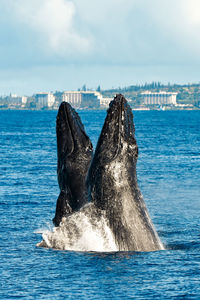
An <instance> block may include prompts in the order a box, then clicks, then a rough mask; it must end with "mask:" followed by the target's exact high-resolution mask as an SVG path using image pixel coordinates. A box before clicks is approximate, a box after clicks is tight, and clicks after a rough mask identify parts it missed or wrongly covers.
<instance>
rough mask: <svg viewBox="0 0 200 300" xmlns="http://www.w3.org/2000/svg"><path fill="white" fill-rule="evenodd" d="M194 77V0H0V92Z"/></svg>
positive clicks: (199, 58) (197, 12) (199, 78)
mask: <svg viewBox="0 0 200 300" xmlns="http://www.w3.org/2000/svg"><path fill="white" fill-rule="evenodd" d="M152 81H160V82H162V83H168V82H170V83H194V82H196V83H199V82H200V1H199V0H162V1H161V0H0V95H6V94H9V93H16V94H18V95H32V94H33V93H36V92H50V91H53V92H55V91H56V90H58V91H63V90H77V89H78V88H81V87H82V86H83V85H84V84H86V86H87V87H88V88H91V89H95V88H97V86H98V85H100V86H101V88H102V89H108V88H116V87H124V86H129V85H135V84H143V83H145V82H152Z"/></svg>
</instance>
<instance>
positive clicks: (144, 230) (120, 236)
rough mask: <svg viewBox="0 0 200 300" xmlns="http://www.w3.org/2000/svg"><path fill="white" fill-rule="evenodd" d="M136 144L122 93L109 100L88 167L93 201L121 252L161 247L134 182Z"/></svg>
mask: <svg viewBox="0 0 200 300" xmlns="http://www.w3.org/2000/svg"><path fill="white" fill-rule="evenodd" d="M137 158H138V146H137V143H136V139H135V129H134V124H133V114H132V110H131V108H130V106H129V104H128V103H127V101H126V99H125V98H124V97H123V95H121V94H118V95H117V96H116V97H115V98H114V100H113V101H112V102H111V103H110V106H109V109H108V112H107V116H106V119H105V122H104V125H103V128H102V131H101V134H100V137H99V140H98V143H97V147H96V150H95V154H94V157H93V160H92V163H91V166H90V169H89V174H88V178H87V185H88V190H89V198H90V201H91V202H92V203H94V205H95V206H96V207H97V208H98V209H99V210H100V211H102V212H104V214H105V216H106V218H107V220H108V224H109V227H110V228H111V230H112V232H113V234H114V238H115V242H116V244H117V246H118V249H119V250H120V251H154V250H161V249H163V245H162V243H161V241H160V239H159V237H158V234H157V233H156V230H155V228H154V226H153V223H152V221H151V219H150V216H149V213H148V211H147V208H146V206H145V203H144V200H143V197H142V194H141V192H140V189H139V186H138V183H137V174H136V163H137Z"/></svg>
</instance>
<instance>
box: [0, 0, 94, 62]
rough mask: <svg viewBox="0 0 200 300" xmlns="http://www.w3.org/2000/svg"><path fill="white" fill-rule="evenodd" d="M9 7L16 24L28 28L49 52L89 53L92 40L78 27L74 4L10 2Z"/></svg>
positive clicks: (45, 0)
mask: <svg viewBox="0 0 200 300" xmlns="http://www.w3.org/2000/svg"><path fill="white" fill-rule="evenodd" d="M5 5H6V7H7V9H9V11H10V13H11V14H12V17H13V18H14V21H15V22H16V23H17V24H18V25H23V26H25V27H26V29H27V30H29V31H30V34H32V35H33V36H34V39H35V42H36V43H40V47H42V48H43V49H44V50H45V52H49V53H51V52H52V53H53V54H58V55H61V56H65V55H71V54H73V52H74V50H75V51H76V52H83V53H84V52H85V51H88V50H89V48H90V41H89V39H88V38H87V37H85V36H83V35H82V34H80V33H78V32H77V31H76V30H75V28H74V23H73V21H74V17H75V14H76V10H75V6H74V3H73V2H72V1H67V0H29V1H27V0H7V1H6V3H5ZM33 46H34V45H33Z"/></svg>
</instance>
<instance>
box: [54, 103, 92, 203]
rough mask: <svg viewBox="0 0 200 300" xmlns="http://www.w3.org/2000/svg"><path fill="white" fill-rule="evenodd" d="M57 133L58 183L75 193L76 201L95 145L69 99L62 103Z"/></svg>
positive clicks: (73, 195)
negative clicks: (68, 101)
mask: <svg viewBox="0 0 200 300" xmlns="http://www.w3.org/2000/svg"><path fill="white" fill-rule="evenodd" d="M56 134H57V156H58V166H57V175H58V184H59V187H60V190H64V191H65V190H66V189H67V191H68V192H69V193H70V194H72V199H73V203H76V199H79V198H80V193H81V189H83V186H84V185H85V178H86V175H87V172H88V168H89V165H90V161H91V159H92V155H93V146H92V143H91V141H90V139H89V137H88V135H87V134H86V132H85V129H84V126H83V124H82V122H81V119H80V117H79V115H78V113H77V112H76V111H75V110H74V109H73V108H72V106H71V105H70V104H69V103H67V102H62V103H61V105H60V107H59V110H58V114H57V120H56ZM78 201H79V200H78ZM72 206H73V205H72Z"/></svg>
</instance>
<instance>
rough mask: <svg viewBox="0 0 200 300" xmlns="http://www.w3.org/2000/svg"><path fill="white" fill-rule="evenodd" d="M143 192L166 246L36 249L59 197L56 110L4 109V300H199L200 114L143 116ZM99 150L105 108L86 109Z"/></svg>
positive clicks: (0, 199)
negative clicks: (150, 248)
mask: <svg viewBox="0 0 200 300" xmlns="http://www.w3.org/2000/svg"><path fill="white" fill-rule="evenodd" d="M133 113H134V123H135V129H136V139H137V143H138V146H139V159H138V163H137V174H138V182H139V186H140V189H141V191H142V193H143V197H144V200H145V203H146V205H147V207H148V210H149V212H150V216H151V218H152V220H153V223H154V225H155V227H156V229H157V232H158V234H159V236H160V238H161V240H162V242H163V244H164V245H165V248H166V250H164V251H156V252H81V251H79V252H76V251H60V250H55V249H46V248H40V247H36V244H37V243H38V242H40V241H41V240H42V237H41V234H39V232H42V231H44V230H50V229H52V228H53V226H52V218H53V217H54V214H55V207H56V200H57V197H58V194H59V188H58V184H57V175H56V164H57V153H56V132H55V120H56V111H6V110H5V111H0V136H1V152H0V165H1V169H0V174H1V181H0V219H1V223H0V225H1V226H0V274H1V276H0V285H1V288H0V299H20V298H24V299H200V217H199V216H200V111H135V112H133ZM79 114H80V116H81V119H82V121H83V123H84V125H85V128H86V131H87V133H88V135H89V136H90V138H91V140H92V142H93V144H94V145H96V142H97V139H98V136H99V133H100V131H101V128H102V125H103V122H104V118H105V115H106V112H105V111H80V112H79Z"/></svg>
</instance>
